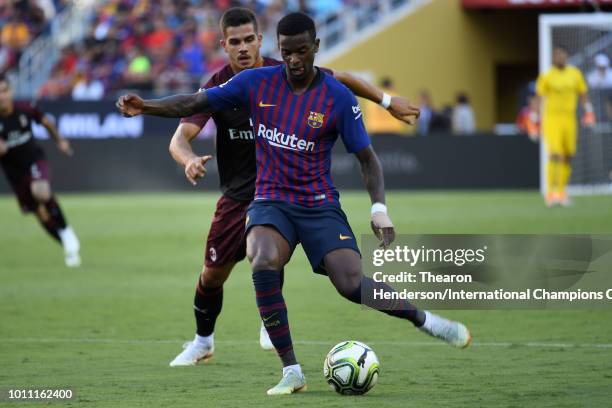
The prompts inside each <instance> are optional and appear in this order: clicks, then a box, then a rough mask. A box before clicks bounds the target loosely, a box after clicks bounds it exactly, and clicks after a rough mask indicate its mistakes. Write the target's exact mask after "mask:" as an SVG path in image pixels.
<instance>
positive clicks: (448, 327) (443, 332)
mask: <svg viewBox="0 0 612 408" xmlns="http://www.w3.org/2000/svg"><path fill="white" fill-rule="evenodd" d="M419 330H420V331H422V332H424V333H427V334H429V335H430V336H432V337H435V338H438V339H440V340H443V341H445V342H447V343H448V344H450V345H452V346H455V347H458V348H466V347H468V346H469V345H470V343H471V342H472V336H471V335H470V331H469V330H468V329H467V327H465V326H464V325H463V324H461V323H459V322H454V321H452V320H448V319H445V318H443V317H441V316H438V315H436V314H433V313H431V312H428V311H425V324H423V326H421V327H419Z"/></svg>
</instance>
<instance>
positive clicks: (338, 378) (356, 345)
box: [323, 341, 379, 395]
mask: <svg viewBox="0 0 612 408" xmlns="http://www.w3.org/2000/svg"><path fill="white" fill-rule="evenodd" d="M378 370H379V363H378V358H377V357H376V354H374V351H372V349H371V348H369V347H368V346H367V345H365V344H363V343H360V342H358V341H343V342H342V343H338V344H336V345H335V346H334V347H333V348H332V349H331V350H330V352H329V353H327V357H325V362H324V363H323V375H324V376H325V380H326V381H327V383H328V384H329V385H330V386H331V387H332V388H333V389H334V390H335V391H336V392H337V393H339V394H342V395H362V394H365V393H366V392H368V391H369V390H371V389H372V387H374V385H376V382H377V381H378Z"/></svg>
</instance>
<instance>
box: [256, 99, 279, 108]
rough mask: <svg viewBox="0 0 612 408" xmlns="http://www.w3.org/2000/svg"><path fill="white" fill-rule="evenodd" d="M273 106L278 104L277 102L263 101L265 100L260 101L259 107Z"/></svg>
mask: <svg viewBox="0 0 612 408" xmlns="http://www.w3.org/2000/svg"><path fill="white" fill-rule="evenodd" d="M272 106H276V104H273V103H263V101H259V107H260V108H271V107H272Z"/></svg>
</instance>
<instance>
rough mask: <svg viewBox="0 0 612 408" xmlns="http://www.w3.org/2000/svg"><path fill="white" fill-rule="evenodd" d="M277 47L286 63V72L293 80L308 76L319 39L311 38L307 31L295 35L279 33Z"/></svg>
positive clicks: (317, 48) (300, 79) (317, 49)
mask: <svg viewBox="0 0 612 408" xmlns="http://www.w3.org/2000/svg"><path fill="white" fill-rule="evenodd" d="M278 48H279V49H280V53H281V57H282V58H283V61H285V64H286V65H287V68H288V70H287V74H288V75H289V78H290V79H292V80H294V81H302V80H304V79H306V78H308V77H309V76H310V75H311V73H312V71H313V67H314V58H315V54H316V53H317V51H319V39H318V38H317V39H315V40H313V39H312V37H311V36H310V34H309V33H308V31H305V32H303V33H301V34H297V35H282V34H281V35H279V36H278Z"/></svg>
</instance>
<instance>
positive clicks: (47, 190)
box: [0, 75, 81, 267]
mask: <svg viewBox="0 0 612 408" xmlns="http://www.w3.org/2000/svg"><path fill="white" fill-rule="evenodd" d="M33 122H37V123H40V124H41V125H43V126H44V127H45V128H46V129H47V131H48V132H49V134H50V135H51V137H52V138H53V139H54V140H55V142H56V143H57V147H58V149H59V150H60V151H61V152H62V153H64V154H66V155H68V156H70V155H72V149H71V148H70V144H69V143H68V141H67V140H66V139H63V138H62V137H61V136H60V134H59V133H58V131H57V129H56V127H55V125H53V123H51V122H50V121H49V120H48V119H47V118H45V117H44V115H43V114H42V113H41V112H40V110H38V108H37V107H36V106H35V105H34V104H32V103H28V102H15V101H14V100H13V92H12V90H11V86H10V84H9V82H8V80H7V79H6V77H4V76H3V75H0V165H1V166H2V170H4V174H5V175H6V177H7V179H8V182H9V184H10V185H11V187H12V189H13V191H14V192H15V195H16V196H17V201H18V202H19V205H20V207H21V210H22V211H23V212H24V213H29V212H32V213H34V214H35V215H36V217H37V218H38V220H39V221H40V223H41V225H42V226H43V227H44V228H45V230H46V231H47V232H48V233H49V234H50V235H51V236H52V237H53V238H54V239H55V240H57V241H58V242H60V243H61V244H62V246H63V248H64V255H65V262H66V266H68V267H76V266H79V265H80V264H81V258H80V256H79V248H80V244H79V240H78V238H77V236H76V235H75V233H74V231H73V230H72V228H71V227H70V226H68V224H67V223H66V219H65V218H64V215H63V213H62V210H61V208H60V206H59V204H58V202H57V200H56V198H55V196H54V195H53V193H52V191H51V186H50V183H49V168H48V166H47V161H46V159H45V153H44V151H43V150H42V148H41V147H40V146H39V145H38V144H37V143H36V142H35V141H34V137H33V135H32V123H33Z"/></svg>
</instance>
